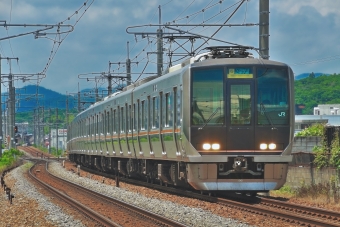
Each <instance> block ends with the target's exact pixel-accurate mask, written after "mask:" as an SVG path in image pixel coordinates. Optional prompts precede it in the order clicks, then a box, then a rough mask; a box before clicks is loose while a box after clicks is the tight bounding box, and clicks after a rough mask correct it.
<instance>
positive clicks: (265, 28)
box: [259, 0, 269, 59]
mask: <svg viewBox="0 0 340 227" xmlns="http://www.w3.org/2000/svg"><path fill="white" fill-rule="evenodd" d="M259 3H260V7H259V14H260V15H259V24H260V25H259V48H260V57H261V58H263V59H269V0H260V1H259Z"/></svg>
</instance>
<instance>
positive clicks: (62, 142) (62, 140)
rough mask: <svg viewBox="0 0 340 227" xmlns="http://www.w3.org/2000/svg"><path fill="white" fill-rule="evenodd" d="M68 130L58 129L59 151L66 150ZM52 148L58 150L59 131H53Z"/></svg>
mask: <svg viewBox="0 0 340 227" xmlns="http://www.w3.org/2000/svg"><path fill="white" fill-rule="evenodd" d="M66 141H67V129H58V149H62V150H66ZM50 145H51V147H55V148H57V130H56V129H51V144H50Z"/></svg>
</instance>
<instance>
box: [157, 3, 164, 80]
mask: <svg viewBox="0 0 340 227" xmlns="http://www.w3.org/2000/svg"><path fill="white" fill-rule="evenodd" d="M158 9H159V27H158V29H157V75H158V76H162V70H163V30H162V28H161V24H162V19H161V17H162V14H161V6H160V5H159V6H158Z"/></svg>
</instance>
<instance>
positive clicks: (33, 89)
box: [1, 85, 115, 113]
mask: <svg viewBox="0 0 340 227" xmlns="http://www.w3.org/2000/svg"><path fill="white" fill-rule="evenodd" d="M114 91H115V89H113V92H114ZM15 93H16V94H15V98H16V104H15V106H16V110H15V112H17V113H20V112H29V111H33V110H34V109H36V108H37V107H38V106H39V107H44V108H45V109H48V108H51V109H54V108H58V109H66V100H67V99H68V109H69V110H71V109H77V108H78V94H72V95H68V97H67V95H66V94H60V93H58V92H55V91H53V90H50V89H46V88H44V87H41V86H36V85H28V86H25V87H22V88H20V89H16V91H15ZM106 95H107V90H104V89H102V88H99V89H98V98H102V97H105V96H106ZM7 97H8V93H7V92H5V93H2V95H1V99H2V100H1V102H2V103H3V104H2V109H3V110H4V109H5V108H6V105H7V102H6V101H7ZM80 100H81V106H80V107H81V108H82V109H83V108H86V107H88V106H89V105H91V104H92V103H94V102H95V100H96V98H95V92H94V90H93V89H89V88H86V89H83V90H81V91H80Z"/></svg>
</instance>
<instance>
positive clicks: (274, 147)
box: [268, 143, 276, 150]
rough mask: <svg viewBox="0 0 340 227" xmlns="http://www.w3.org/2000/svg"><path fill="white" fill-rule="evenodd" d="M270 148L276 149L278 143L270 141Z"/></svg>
mask: <svg viewBox="0 0 340 227" xmlns="http://www.w3.org/2000/svg"><path fill="white" fill-rule="evenodd" d="M268 148H269V149H270V150H274V149H276V144H275V143H270V144H269V146H268Z"/></svg>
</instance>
